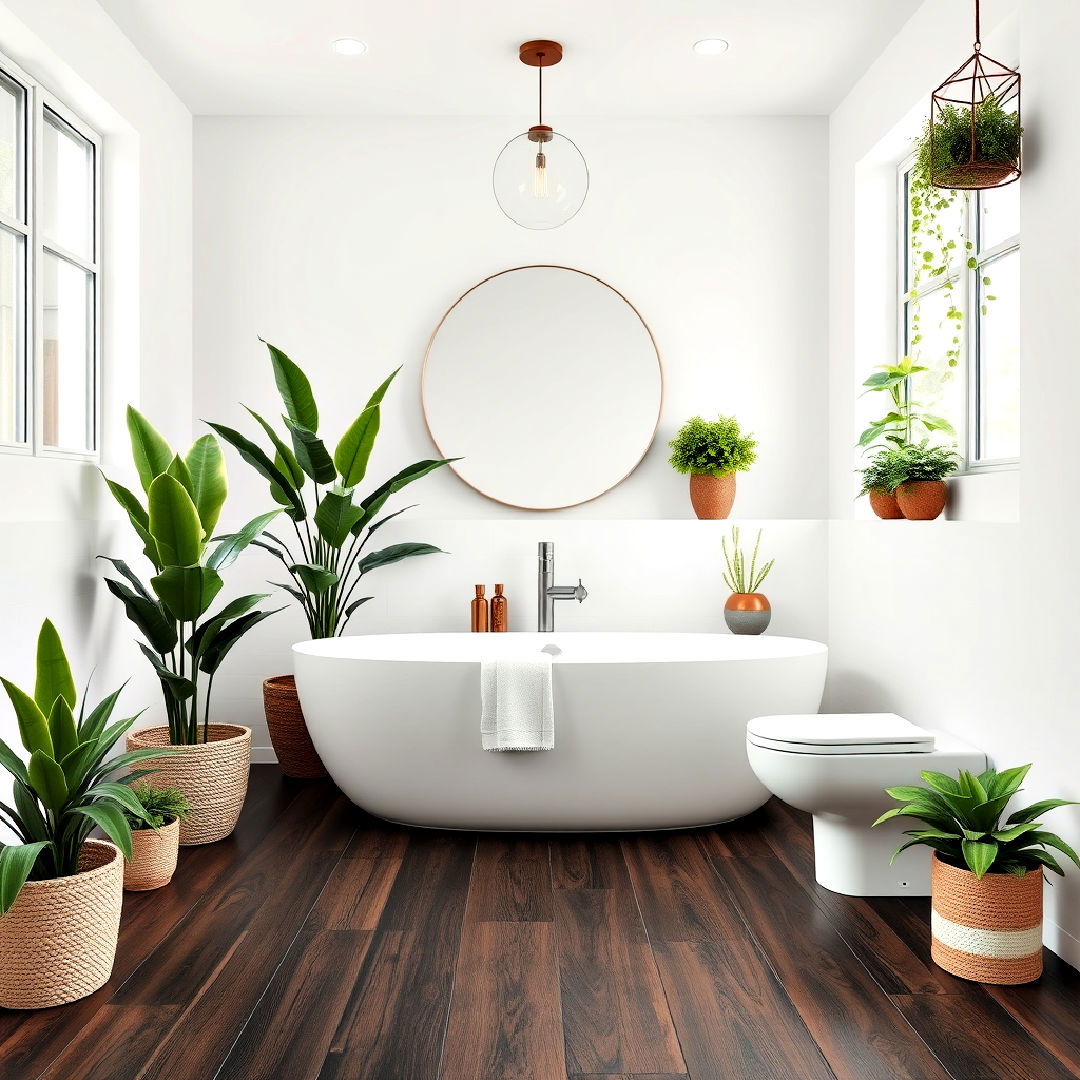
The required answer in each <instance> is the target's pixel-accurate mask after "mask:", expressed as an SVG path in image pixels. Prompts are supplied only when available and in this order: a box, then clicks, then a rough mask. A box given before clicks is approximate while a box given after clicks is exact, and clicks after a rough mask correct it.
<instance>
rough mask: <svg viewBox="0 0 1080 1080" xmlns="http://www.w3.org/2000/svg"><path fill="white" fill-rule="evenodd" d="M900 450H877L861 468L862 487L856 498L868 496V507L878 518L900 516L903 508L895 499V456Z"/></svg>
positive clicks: (896, 482)
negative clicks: (863, 467)
mask: <svg viewBox="0 0 1080 1080" xmlns="http://www.w3.org/2000/svg"><path fill="white" fill-rule="evenodd" d="M899 454H900V451H899V450H898V449H896V448H893V449H888V450H879V451H878V452H877V453H876V454H875V455H874V456H873V457H872V458H871V459H870V464H869V465H867V466H866V468H865V469H862V470H861V472H862V487H861V488H860V489H859V494H858V496H857V497H858V498H862V496H864V495H868V496H869V497H870V509H871V510H873V511H874V513H875V514H877V516H878V517H879V518H884V519H886V520H888V521H891V520H895V519H897V518H902V517H903V516H904V512H903V510H901V509H900V504H899V503H898V502H897V501H896V485H897V484H898V483H899V482H900V481H899V480H898V479H897V470H896V464H897V457H898V455H899Z"/></svg>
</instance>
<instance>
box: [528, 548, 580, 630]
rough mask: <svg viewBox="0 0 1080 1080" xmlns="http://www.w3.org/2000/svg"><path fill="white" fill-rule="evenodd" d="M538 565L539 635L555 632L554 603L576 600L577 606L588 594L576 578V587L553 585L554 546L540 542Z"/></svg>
mask: <svg viewBox="0 0 1080 1080" xmlns="http://www.w3.org/2000/svg"><path fill="white" fill-rule="evenodd" d="M538 555H539V559H540V565H539V567H538V568H537V575H536V623H537V625H536V629H537V630H538V631H539V632H540V633H541V634H550V633H553V632H554V630H555V601H556V600H576V601H577V602H578V603H579V604H580V603H581V602H582V600H584V599H585V597H586V596H588V595H589V594H588V593H587V592H586V591H585V586H584V585H582V584H581V578H578V583H577V584H576V585H553V584H552V582H554V580H555V545H554V544H553V543H552V542H551V541H550V540H542V541H541V542H540V548H539V551H538Z"/></svg>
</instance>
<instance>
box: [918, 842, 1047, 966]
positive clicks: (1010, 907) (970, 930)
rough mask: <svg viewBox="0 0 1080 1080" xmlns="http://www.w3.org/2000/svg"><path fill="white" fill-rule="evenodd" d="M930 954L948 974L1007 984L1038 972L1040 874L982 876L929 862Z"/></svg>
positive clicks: (1041, 882) (1040, 950) (1040, 920)
mask: <svg viewBox="0 0 1080 1080" xmlns="http://www.w3.org/2000/svg"><path fill="white" fill-rule="evenodd" d="M930 889H931V893H932V908H931V911H930V932H931V935H932V941H931V948H930V955H931V956H932V957H933V960H934V963H935V964H937V965H938V966H939V967H942V968H944V969H945V970H946V971H948V972H949V973H950V974H952V975H957V976H959V977H960V978H961V979H970V980H971V981H972V982H982V983H997V984H1000V985H1013V984H1016V983H1029V982H1034V981H1035V980H1036V979H1037V978H1038V977H1039V976H1040V975H1041V974H1042V966H1043V961H1042V909H1043V876H1042V871H1041V870H1029V871H1028V873H1027V874H1025V875H1024V876H1023V877H1014V876H1013V875H1012V874H987V875H985V876H984V877H983V878H981V879H980V878H977V877H976V876H975V875H974V874H973V873H971V872H970V871H969V870H961V869H960V868H959V867H956V866H950V865H949V864H948V863H945V862H942V861H941V860H940V859H939V858H938V857H937V854H936V853H935V854H934V855H933V858H932V862H931V871H930Z"/></svg>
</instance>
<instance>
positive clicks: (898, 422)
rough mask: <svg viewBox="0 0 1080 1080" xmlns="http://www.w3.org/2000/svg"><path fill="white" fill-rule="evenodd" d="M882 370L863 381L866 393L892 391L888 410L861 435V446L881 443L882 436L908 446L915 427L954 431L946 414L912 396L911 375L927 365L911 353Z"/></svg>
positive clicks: (926, 430)
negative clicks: (927, 408)
mask: <svg viewBox="0 0 1080 1080" xmlns="http://www.w3.org/2000/svg"><path fill="white" fill-rule="evenodd" d="M879 366H880V368H881V370H880V371H879V372H877V373H876V374H874V375H871V376H870V378H868V379H867V380H866V381H865V382H864V383H863V386H865V387H866V390H865V391H864V394H870V393H875V392H877V393H885V394H888V395H889V401H890V408H889V411H888V412H887V413H886V414H885V415H884V416H883V417H882V418H881V419H880V420H875V421H874V422H873V423H872V424H870V426H869V427H868V428H867V429H866V430H865V431H864V432H863V433H862V434H861V435H860V436H859V446H861V447H872V446H875V445H879V440H883V441H884V442H887V443H892V444H893V445H894V446H897V447H903V446H908V445H909V444H910V443H911V441H912V439H913V438H914V437H915V433H916V429H918V428H922V429H923V430H924V431H925V432H928V433H932V432H935V431H940V432H943V433H944V434H946V435H955V434H956V430H955V429H954V428H953V426H952V424H950V423H949V421H948V420H945V419H944V418H943V417H940V416H934V415H933V414H932V413H926V412H922V411H921V406H920V404H919V402H917V401H914V400H912V397H911V376H912V375H915V374H917V373H918V372H920V371H926V370H927V368H926V367H924V366H922V365H919V364H916V363H914V362H913V361H912V359H911V357H910V356H905V357H904V359H903V360H902V361H901V362H900V363H899V364H881V365H879Z"/></svg>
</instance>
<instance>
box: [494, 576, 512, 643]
mask: <svg viewBox="0 0 1080 1080" xmlns="http://www.w3.org/2000/svg"><path fill="white" fill-rule="evenodd" d="M507 609H508V603H507V599H506V597H505V596H503V587H502V586H501V585H496V586H495V595H494V596H493V597H492V598H491V629H492V631H493V632H494V633H496V634H505V633H506V631H507V630H509V629H510V627H509V622H508V620H509V617H510V613H509V611H508V610H507Z"/></svg>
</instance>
